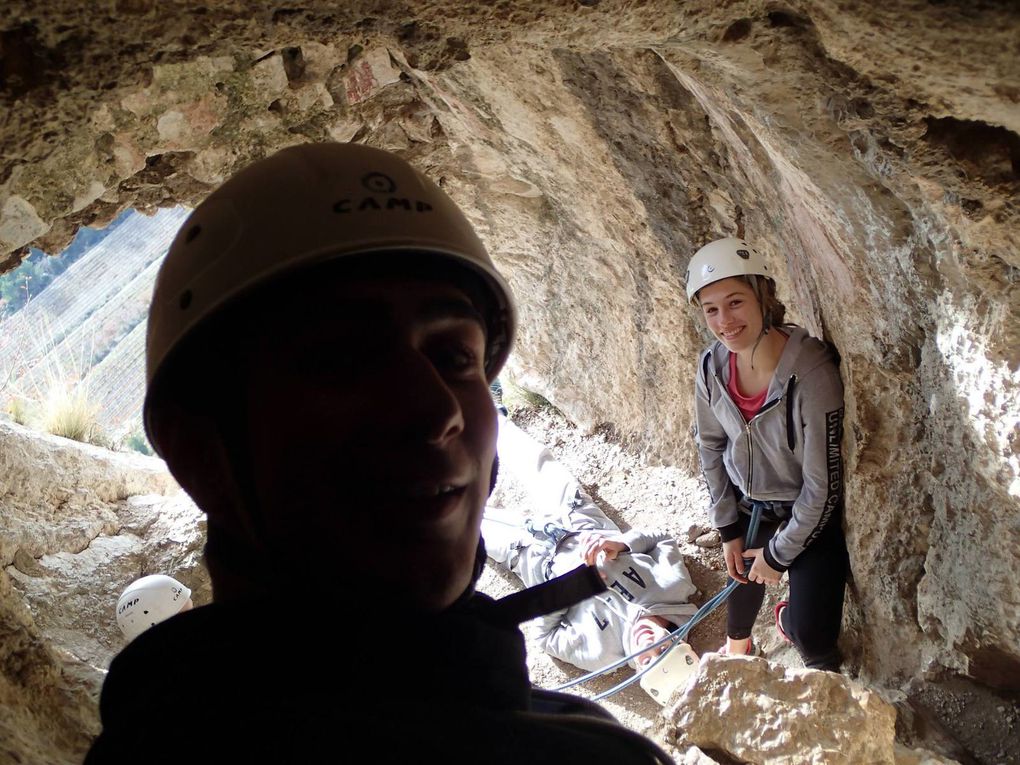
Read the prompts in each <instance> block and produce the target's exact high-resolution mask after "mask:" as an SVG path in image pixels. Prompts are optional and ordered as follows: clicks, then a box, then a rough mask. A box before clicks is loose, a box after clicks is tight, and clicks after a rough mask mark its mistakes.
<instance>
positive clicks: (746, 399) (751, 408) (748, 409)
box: [726, 353, 769, 422]
mask: <svg viewBox="0 0 1020 765" xmlns="http://www.w3.org/2000/svg"><path fill="white" fill-rule="evenodd" d="M726 390H727V391H729V394H730V398H732V399H733V403H735V404H736V405H737V409H739V410H740V413H741V414H742V415H744V422H750V421H751V418H752V417H754V416H755V415H756V414H758V410H759V409H761V408H762V405H763V404H764V403H765V396H766V394H767V393H768V392H769V387H768V386H767V385H766V386H765V387H764V388H763V389H762V392H761V393H759V394H758V395H756V396H745V395H744V394H742V393H741V392H740V381H739V379H738V376H737V354H735V353H731V354H730V381H729V382H728V383H727V384H726Z"/></svg>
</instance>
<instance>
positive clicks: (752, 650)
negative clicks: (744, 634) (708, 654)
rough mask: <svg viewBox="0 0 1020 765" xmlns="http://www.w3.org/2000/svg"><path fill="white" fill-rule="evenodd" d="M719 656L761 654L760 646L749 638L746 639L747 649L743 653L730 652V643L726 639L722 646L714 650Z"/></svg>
mask: <svg viewBox="0 0 1020 765" xmlns="http://www.w3.org/2000/svg"><path fill="white" fill-rule="evenodd" d="M716 653H717V654H719V655H720V656H761V648H760V647H759V646H758V644H757V643H755V642H754V641H753V640H752V639H751V638H748V639H747V651H746V652H744V653H733V654H731V653H730V643H729V640H727V641H726V642H725V643H723V644H722V648H720V649H719V650H718V651H716Z"/></svg>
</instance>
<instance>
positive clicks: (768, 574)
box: [744, 547, 783, 584]
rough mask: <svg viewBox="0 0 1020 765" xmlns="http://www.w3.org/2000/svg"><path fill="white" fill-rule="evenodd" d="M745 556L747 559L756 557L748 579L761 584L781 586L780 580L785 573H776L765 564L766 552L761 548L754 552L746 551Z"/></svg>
mask: <svg viewBox="0 0 1020 765" xmlns="http://www.w3.org/2000/svg"><path fill="white" fill-rule="evenodd" d="M744 556H745V557H747V558H750V557H754V563H752V564H751V573H749V574H748V575H747V578H748V579H750V580H751V581H752V582H758V583H759V584H779V580H780V579H782V578H783V572H782V571H776V570H775V569H774V568H772V566H770V565H769V564H768V563H766V562H765V551H764V550H763V549H762V548H761V547H758V548H756V549H754V550H744Z"/></svg>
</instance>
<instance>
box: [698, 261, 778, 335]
mask: <svg viewBox="0 0 1020 765" xmlns="http://www.w3.org/2000/svg"><path fill="white" fill-rule="evenodd" d="M698 300H699V301H700V303H701V311H702V313H704V315H705V323H706V324H708V328H709V329H710V330H712V334H713V335H715V336H716V337H717V338H718V339H719V340H720V341H722V344H723V345H725V346H726V347H727V348H729V350H730V351H731V352H732V353H740V352H741V351H750V350H751V349H752V348H753V347H754V344H755V342H756V341H757V340H758V336H759V335H760V334H761V330H762V318H761V303H759V302H758V298H757V297H755V294H754V290H753V289H751V285H749V284H748V283H747V282H745V281H744V280H743V279H740V278H738V277H731V278H729V279H722V280H721V281H718V282H713V283H712V284H709V285H708V286H707V287H702V288H701V290H700V291H699V292H698Z"/></svg>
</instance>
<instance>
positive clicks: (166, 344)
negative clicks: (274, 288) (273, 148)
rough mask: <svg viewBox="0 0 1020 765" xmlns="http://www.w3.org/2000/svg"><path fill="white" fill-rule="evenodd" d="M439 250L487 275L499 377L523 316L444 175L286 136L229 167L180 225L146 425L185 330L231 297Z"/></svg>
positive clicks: (150, 347)
mask: <svg viewBox="0 0 1020 765" xmlns="http://www.w3.org/2000/svg"><path fill="white" fill-rule="evenodd" d="M372 253H378V254H379V255H380V257H382V256H385V255H388V254H399V255H400V256H402V257H407V258H414V257H416V256H419V255H420V256H424V257H439V258H441V259H443V260H445V261H447V262H449V263H452V264H456V265H458V266H461V267H463V268H465V269H466V270H467V271H469V272H471V273H473V274H474V275H476V276H477V277H479V278H480V281H481V283H482V285H483V286H484V289H485V290H486V293H487V295H486V297H487V299H488V300H489V301H490V302H491V304H492V310H491V311H490V315H489V316H487V317H486V320H487V324H488V327H487V330H488V332H487V338H486V374H487V376H488V379H489V380H490V382H491V381H492V380H494V379H495V378H496V375H497V374H498V373H499V370H500V369H501V368H502V366H503V364H504V362H505V361H506V358H507V356H508V355H509V354H510V346H511V344H512V342H513V337H514V333H515V330H516V324H517V314H516V309H515V307H514V300H513V295H512V293H511V291H510V287H509V285H508V284H507V283H506V281H505V280H504V279H503V277H502V276H501V275H500V274H499V272H498V271H497V270H496V268H495V266H494V265H493V263H492V260H491V258H490V257H489V254H488V253H487V252H486V250H485V246H484V245H483V244H482V242H481V240H480V239H479V238H478V236H477V234H475V231H474V229H473V228H472V226H471V224H470V223H469V222H468V219H467V218H466V217H465V216H464V213H463V212H461V210H460V208H458V207H457V205H456V204H454V202H453V200H452V199H450V197H449V196H448V195H447V194H446V192H444V191H443V190H442V189H441V188H439V186H438V185H436V184H435V183H433V182H432V181H431V180H429V179H428V178H426V177H425V176H424V175H422V174H421V173H419V172H417V171H416V170H415V169H414V168H413V167H411V165H410V164H408V163H407V162H406V161H404V160H403V159H401V158H400V157H398V156H396V155H395V154H391V153H389V152H386V151H383V150H381V149H374V148H371V147H369V146H364V145H361V144H339V143H318V144H303V145H299V146H291V147H289V148H286V149H283V150H282V151H279V152H277V153H276V154H273V155H272V156H270V157H268V158H266V159H262V160H259V161H257V162H254V163H252V164H251V165H249V166H248V167H246V168H245V169H244V170H242V171H241V172H239V173H237V174H236V175H234V176H233V177H231V178H230V179H229V180H228V181H227V182H226V183H224V184H223V185H222V186H220V187H219V188H218V189H216V191H214V192H213V193H212V194H210V195H209V197H208V198H207V199H206V200H205V201H204V202H202V203H201V204H200V205H199V206H198V207H197V208H196V209H195V211H194V212H193V213H192V214H191V216H190V217H189V218H188V220H187V221H186V222H185V223H184V225H183V226H182V227H181V230H180V231H179V232H178V234H177V236H176V238H175V239H174V242H173V244H172V245H171V246H170V251H169V253H168V254H167V257H166V260H165V261H164V262H163V266H162V268H160V272H159V277H158V278H157V280H156V286H155V291H154V294H153V298H152V307H151V309H150V313H149V326H148V337H147V340H146V362H147V382H148V387H149V390H148V394H147V396H146V401H145V422H146V430H147V432H148V435H149V438H150V441H151V443H152V444H153V446H154V447H155V448H156V450H157V451H161V444H160V439H159V437H158V434H156V433H154V432H153V422H152V418H151V416H150V415H151V407H150V405H151V404H152V399H153V395H152V392H153V389H154V388H155V387H156V386H157V383H158V381H159V378H160V376H161V373H162V372H163V371H164V370H165V369H166V368H167V367H169V366H172V364H168V363H167V361H168V358H169V357H171V356H172V355H173V353H174V352H175V351H176V350H177V349H178V348H180V347H181V345H182V344H183V343H184V341H185V340H186V338H188V337H190V336H192V335H193V334H195V333H196V329H199V328H200V327H201V326H202V325H204V324H205V323H206V322H207V321H208V320H209V319H210V318H211V317H213V316H215V315H217V314H219V313H221V312H222V311H223V309H224V308H225V307H226V306H227V305H228V304H230V303H232V302H233V301H234V300H235V299H236V298H238V297H240V296H242V295H244V294H246V293H249V292H250V291H251V290H253V289H254V288H256V287H260V286H263V285H267V284H270V283H272V282H273V281H276V280H277V279H279V278H281V277H282V276H284V275H290V274H292V273H294V272H295V271H297V270H298V269H302V268H305V267H308V266H313V265H316V264H320V263H325V262H329V261H334V260H337V259H341V258H345V257H349V256H355V255H358V256H364V255H366V254H372Z"/></svg>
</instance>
